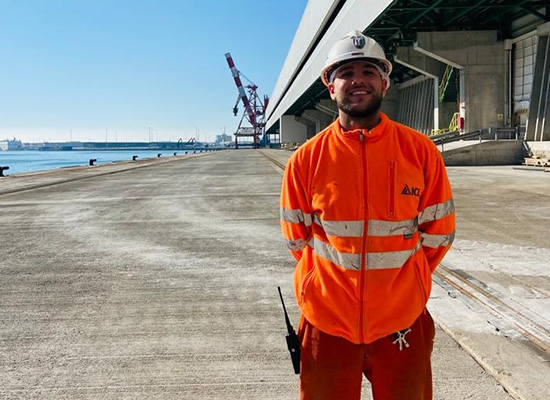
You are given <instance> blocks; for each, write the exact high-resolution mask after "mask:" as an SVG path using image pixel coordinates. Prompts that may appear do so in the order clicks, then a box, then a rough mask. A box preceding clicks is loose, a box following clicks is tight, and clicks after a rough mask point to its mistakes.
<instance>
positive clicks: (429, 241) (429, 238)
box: [420, 232, 455, 248]
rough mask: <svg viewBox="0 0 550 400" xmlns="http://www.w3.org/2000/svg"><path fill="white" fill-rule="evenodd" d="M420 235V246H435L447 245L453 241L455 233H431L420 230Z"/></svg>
mask: <svg viewBox="0 0 550 400" xmlns="http://www.w3.org/2000/svg"><path fill="white" fill-rule="evenodd" d="M420 237H421V240H422V246H426V247H432V248H436V247H440V246H449V245H450V244H451V243H453V240H454V239H455V233H454V232H453V233H451V234H449V235H431V234H428V233H424V232H422V233H420Z"/></svg>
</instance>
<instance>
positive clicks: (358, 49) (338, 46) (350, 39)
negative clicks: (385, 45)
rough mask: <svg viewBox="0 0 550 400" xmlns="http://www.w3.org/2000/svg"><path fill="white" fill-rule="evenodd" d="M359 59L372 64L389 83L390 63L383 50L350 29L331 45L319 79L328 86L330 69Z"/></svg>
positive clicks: (372, 40)
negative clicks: (344, 35)
mask: <svg viewBox="0 0 550 400" xmlns="http://www.w3.org/2000/svg"><path fill="white" fill-rule="evenodd" d="M361 60H365V61H369V62H371V63H372V64H374V65H375V66H376V67H377V68H378V69H379V70H380V72H381V73H382V75H383V76H382V78H383V79H386V80H388V83H389V78H388V76H389V75H390V73H391V71H392V65H391V62H389V61H388V60H387V58H386V54H384V50H383V49H382V47H381V46H380V45H379V44H378V43H377V42H376V40H374V39H373V38H370V37H368V36H365V35H363V34H362V33H361V32H360V31H357V30H355V31H351V32H350V33H348V34H347V35H346V37H344V38H342V39H340V40H339V41H338V42H336V43H335V44H334V46H332V48H331V49H330V51H329V52H328V56H327V59H326V62H325V68H323V71H322V72H321V80H322V81H323V83H324V84H325V85H326V86H328V84H329V83H330V74H331V72H332V71H334V70H335V69H336V68H338V67H339V66H341V65H343V64H346V63H348V62H351V61H361ZM384 75H385V76H384Z"/></svg>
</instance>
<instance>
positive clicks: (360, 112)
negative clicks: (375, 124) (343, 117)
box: [336, 93, 384, 118]
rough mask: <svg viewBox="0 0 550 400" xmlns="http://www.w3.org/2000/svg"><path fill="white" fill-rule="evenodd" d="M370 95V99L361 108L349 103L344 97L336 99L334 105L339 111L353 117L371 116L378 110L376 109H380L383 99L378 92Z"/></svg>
mask: <svg viewBox="0 0 550 400" xmlns="http://www.w3.org/2000/svg"><path fill="white" fill-rule="evenodd" d="M371 96H372V100H371V101H370V102H369V103H367V104H366V105H365V106H364V107H362V108H360V107H358V106H356V105H354V104H352V103H350V102H349V101H347V100H346V99H344V100H341V101H338V100H337V101H336V106H337V107H338V109H339V110H340V111H342V112H343V113H345V114H347V115H349V116H350V117H353V118H366V117H372V116H373V115H375V114H376V113H377V112H378V110H380V106H382V100H383V99H384V97H383V96H382V95H380V94H375V93H372V94H371Z"/></svg>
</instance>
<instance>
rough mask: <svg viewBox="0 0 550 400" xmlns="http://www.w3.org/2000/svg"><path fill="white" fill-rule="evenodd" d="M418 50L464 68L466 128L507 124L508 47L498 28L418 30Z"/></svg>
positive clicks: (463, 99) (461, 68)
mask: <svg viewBox="0 0 550 400" xmlns="http://www.w3.org/2000/svg"><path fill="white" fill-rule="evenodd" d="M415 50H417V51H420V52H422V53H423V54H426V55H428V56H430V57H432V58H434V59H437V60H439V61H441V62H443V63H446V64H449V65H453V66H454V67H457V68H459V69H460V70H461V74H463V76H462V80H461V85H462V86H463V87H462V88H461V90H462V96H461V104H460V106H461V107H463V108H464V110H463V114H464V117H465V130H466V131H467V132H470V131H474V130H477V129H483V128H488V127H502V126H504V121H503V120H502V118H500V117H501V116H502V115H504V103H505V92H504V84H503V83H504V81H505V57H504V55H505V51H504V42H503V41H498V40H497V33H496V32H495V31H460V32H419V33H418V34H417V43H416V46H415ZM499 114H500V115H499Z"/></svg>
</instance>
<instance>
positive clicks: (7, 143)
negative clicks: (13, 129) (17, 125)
mask: <svg viewBox="0 0 550 400" xmlns="http://www.w3.org/2000/svg"><path fill="white" fill-rule="evenodd" d="M8 150H23V143H21V140H17V139H15V138H13V140H9V139H7V140H0V151H8Z"/></svg>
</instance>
